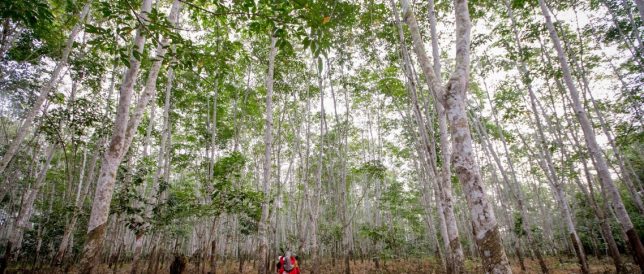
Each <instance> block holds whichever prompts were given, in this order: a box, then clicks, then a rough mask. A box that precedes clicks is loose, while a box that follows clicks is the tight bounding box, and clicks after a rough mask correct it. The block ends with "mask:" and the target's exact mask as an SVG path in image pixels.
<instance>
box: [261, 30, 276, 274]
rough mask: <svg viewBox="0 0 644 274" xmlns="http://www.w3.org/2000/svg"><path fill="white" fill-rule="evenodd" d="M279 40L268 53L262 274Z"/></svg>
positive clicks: (265, 268)
mask: <svg viewBox="0 0 644 274" xmlns="http://www.w3.org/2000/svg"><path fill="white" fill-rule="evenodd" d="M276 41H277V38H275V37H273V36H272V35H271V38H270V43H271V45H270V50H269V53H268V73H267V75H266V83H265V84H266V120H265V123H266V124H265V126H264V146H265V149H264V169H263V173H262V174H263V177H262V185H263V187H262V188H263V193H264V200H263V201H262V216H261V219H260V221H259V230H258V236H259V258H260V265H259V267H258V269H259V273H260V274H266V273H267V271H268V262H269V258H268V217H269V216H268V213H269V210H268V206H269V199H270V197H269V195H270V191H269V183H270V177H271V149H272V142H273V135H272V131H273V73H274V70H275V55H277V48H276V47H275V43H276Z"/></svg>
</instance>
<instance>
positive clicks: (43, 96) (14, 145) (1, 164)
mask: <svg viewBox="0 0 644 274" xmlns="http://www.w3.org/2000/svg"><path fill="white" fill-rule="evenodd" d="M91 4H92V1H88V2H87V3H86V4H85V6H83V9H82V10H81V13H80V15H79V16H78V23H76V25H75V26H74V28H72V31H71V33H70V34H69V37H68V38H67V42H66V43H65V48H64V49H63V53H62V56H61V58H60V61H58V63H57V64H56V67H55V68H54V71H52V73H51V77H50V78H49V81H47V83H46V84H45V85H44V86H42V87H41V88H40V90H39V93H38V97H37V98H36V102H35V103H34V105H33V106H32V108H31V109H30V110H29V112H28V113H27V117H25V120H24V121H23V122H22V124H21V125H20V128H19V129H18V131H17V135H16V138H15V139H14V140H13V142H11V145H10V146H9V148H8V149H7V151H6V152H5V154H4V156H3V157H2V160H0V174H3V173H4V171H5V169H6V168H7V166H8V165H9V162H11V160H12V159H13V157H14V156H15V155H16V153H17V152H18V150H19V149H20V145H21V144H22V141H23V139H24V138H25V136H27V134H28V133H29V132H30V131H31V123H32V122H33V120H34V118H36V115H37V114H38V112H40V108H41V107H42V105H43V103H44V102H45V100H47V96H48V94H49V91H51V89H52V88H53V87H54V86H55V85H56V83H58V80H59V77H60V76H61V75H60V74H61V72H62V71H63V69H64V68H65V66H66V65H67V59H68V58H69V54H70V53H71V51H72V48H73V45H74V39H76V36H77V35H78V33H79V32H80V31H81V29H82V28H83V26H84V25H85V19H86V17H87V14H88V13H89V8H90V6H91Z"/></svg>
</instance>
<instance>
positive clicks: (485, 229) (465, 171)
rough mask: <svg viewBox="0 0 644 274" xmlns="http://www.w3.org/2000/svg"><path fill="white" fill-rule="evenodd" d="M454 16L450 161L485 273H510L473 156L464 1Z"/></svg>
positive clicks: (449, 102) (448, 98)
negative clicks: (454, 64)
mask: <svg viewBox="0 0 644 274" xmlns="http://www.w3.org/2000/svg"><path fill="white" fill-rule="evenodd" d="M454 7H455V13H456V66H455V70H454V72H453V73H452V75H451V76H450V79H449V81H448V83H447V88H446V93H445V109H446V112H447V119H448V121H449V123H450V132H451V135H452V153H453V157H452V161H453V163H454V169H455V170H456V174H457V176H458V178H459V181H460V182H461V184H463V188H464V193H465V196H466V198H467V203H468V206H469V208H470V213H471V215H472V229H473V234H474V238H475V240H476V243H477V246H478V248H479V253H480V254H481V256H482V260H483V268H484V270H485V271H486V272H488V273H511V272H512V270H511V269H510V265H509V262H508V259H507V256H506V254H505V249H504V248H503V244H502V242H501V237H500V234H499V228H498V225H497V222H496V217H495V216H494V211H493V209H492V206H491V205H490V203H489V201H488V200H487V197H486V194H485V189H484V186H483V182H482V180H481V174H480V171H479V166H478V163H477V162H476V158H475V156H474V149H473V145H472V136H471V132H470V129H469V125H468V120H467V112H466V103H467V100H466V98H467V88H468V81H469V71H470V50H469V47H470V30H471V22H470V15H469V10H468V6H467V0H456V1H454Z"/></svg>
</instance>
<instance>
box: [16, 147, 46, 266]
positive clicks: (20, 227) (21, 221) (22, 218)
mask: <svg viewBox="0 0 644 274" xmlns="http://www.w3.org/2000/svg"><path fill="white" fill-rule="evenodd" d="M55 148H56V145H54V144H50V145H49V146H48V147H47V149H46V150H45V151H46V152H45V155H46V156H45V163H44V164H43V165H42V167H41V169H40V172H39V173H38V177H37V178H36V181H35V182H34V183H33V185H32V186H31V187H29V188H28V189H27V190H26V191H25V193H24V194H23V200H22V204H21V205H20V212H19V213H18V216H17V217H16V221H15V225H14V228H13V230H12V231H11V233H10V234H9V242H8V243H7V250H6V252H5V260H7V262H8V261H11V260H13V259H14V258H13V256H14V255H15V253H16V252H17V251H18V250H20V247H21V242H22V236H23V232H24V231H25V229H26V228H28V227H29V219H31V214H32V213H33V211H34V202H35V201H36V198H37V197H38V193H39V191H40V189H41V188H42V186H43V185H44V183H45V178H46V177H47V171H48V170H49V164H50V163H51V159H52V158H53V156H54V151H55Z"/></svg>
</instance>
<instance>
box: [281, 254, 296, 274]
mask: <svg viewBox="0 0 644 274" xmlns="http://www.w3.org/2000/svg"><path fill="white" fill-rule="evenodd" d="M286 273H288V274H300V266H299V265H298V264H297V259H296V258H295V256H292V255H291V252H290V251H286V255H285V256H280V257H279V262H278V263H277V274H286Z"/></svg>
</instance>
